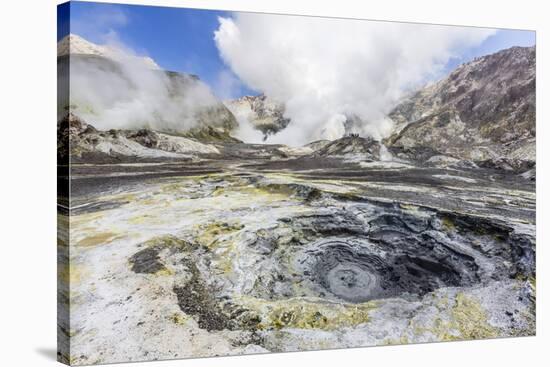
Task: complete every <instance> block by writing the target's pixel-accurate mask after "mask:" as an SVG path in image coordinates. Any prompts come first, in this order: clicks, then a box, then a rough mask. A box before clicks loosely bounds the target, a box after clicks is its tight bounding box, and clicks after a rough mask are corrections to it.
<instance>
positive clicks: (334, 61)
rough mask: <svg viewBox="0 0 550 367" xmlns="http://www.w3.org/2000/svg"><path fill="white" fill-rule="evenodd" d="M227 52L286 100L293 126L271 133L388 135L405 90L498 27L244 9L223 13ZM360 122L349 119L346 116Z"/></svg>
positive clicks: (246, 75) (296, 136)
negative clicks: (248, 11) (391, 116)
mask: <svg viewBox="0 0 550 367" xmlns="http://www.w3.org/2000/svg"><path fill="white" fill-rule="evenodd" d="M219 23H220V25H219V28H218V30H217V31H216V32H215V34H214V39H215V42H216V45H217V47H218V50H219V52H220V55H221V57H222V58H223V59H224V61H225V62H226V64H227V65H228V66H229V67H230V68H231V69H232V70H233V72H234V73H235V74H236V75H237V76H238V77H239V78H240V79H241V80H242V81H243V82H244V83H245V84H247V85H248V86H249V87H251V88H252V89H255V90H258V91H262V92H264V93H265V94H266V95H267V96H269V97H270V98H272V99H274V100H276V101H279V102H281V103H284V104H285V106H286V112H285V115H286V116H285V117H288V118H290V119H291V123H290V124H289V126H288V127H287V128H286V129H285V130H283V131H282V132H280V133H278V134H276V135H274V136H272V137H271V138H269V139H268V142H271V143H278V142H280V143H286V144H292V145H301V144H304V143H307V142H310V141H313V140H317V139H322V138H328V139H335V138H339V137H341V136H342V135H343V134H344V133H345V131H346V128H347V129H348V131H349V130H351V131H354V132H359V133H361V134H364V135H370V136H373V137H374V138H377V139H380V138H382V137H384V136H386V135H387V134H389V132H390V129H391V127H392V122H391V120H389V119H388V118H387V117H386V116H387V114H388V112H389V111H390V110H391V108H392V107H393V106H395V104H396V102H397V101H398V100H399V98H402V97H403V95H404V94H405V93H407V92H408V91H410V90H412V88H415V87H418V86H420V85H421V84H424V83H426V82H427V81H428V80H430V79H433V78H435V77H438V76H440V75H441V72H442V70H443V67H444V66H445V64H446V63H447V62H448V61H449V59H450V58H452V57H453V56H457V54H458V53H459V52H460V51H462V50H464V49H466V48H469V47H473V46H476V45H478V44H480V43H481V42H482V41H483V40H484V39H485V38H487V37H488V36H490V35H491V34H492V33H493V32H494V31H493V30H489V29H480V28H465V27H448V26H437V25H419V24H404V23H386V22H369V21H360V20H342V19H326V18H313V17H295V16H281V15H267V14H245V13H238V14H235V15H234V16H233V17H231V18H219ZM350 120H355V121H357V120H358V121H359V122H358V123H357V122H355V123H352V124H351V126H349V125H346V124H345V122H346V121H350Z"/></svg>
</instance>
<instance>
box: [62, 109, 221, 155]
mask: <svg viewBox="0 0 550 367" xmlns="http://www.w3.org/2000/svg"><path fill="white" fill-rule="evenodd" d="M57 131H58V155H59V156H58V158H59V159H60V160H63V159H64V158H66V157H64V155H65V154H67V152H68V153H69V154H70V158H71V161H72V162H87V163H109V162H127V161H141V162H143V161H157V160H189V159H192V158H194V157H197V156H201V155H210V154H219V153H220V151H219V150H218V149H217V148H216V147H215V146H213V145H210V144H204V143H200V142H198V141H195V140H192V139H189V138H185V137H182V136H174V135H169V134H166V133H160V132H156V131H152V130H149V129H140V130H115V129H111V130H108V131H99V130H97V129H96V128H94V127H93V126H92V125H90V124H88V123H86V122H85V121H84V120H83V119H81V118H80V117H78V116H77V115H75V114H73V113H69V114H67V116H66V117H65V118H64V119H62V120H61V121H60V122H59V123H58V130H57ZM60 144H61V146H59V145H60ZM66 144H68V145H69V146H68V147H67V146H65V145H66Z"/></svg>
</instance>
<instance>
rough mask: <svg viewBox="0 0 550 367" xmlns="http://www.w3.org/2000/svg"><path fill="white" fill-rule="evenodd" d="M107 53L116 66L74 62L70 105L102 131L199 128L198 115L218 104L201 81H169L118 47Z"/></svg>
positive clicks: (88, 60)
mask: <svg viewBox="0 0 550 367" xmlns="http://www.w3.org/2000/svg"><path fill="white" fill-rule="evenodd" d="M105 49H108V50H109V53H110V54H109V55H108V56H109V58H110V59H115V60H116V61H117V63H112V62H109V61H106V60H104V59H97V58H94V57H78V58H77V57H73V58H71V66H70V83H71V96H70V100H71V105H73V106H76V108H77V111H78V114H79V115H80V116H81V117H83V118H84V119H85V120H87V121H88V122H90V123H91V124H93V125H94V126H95V127H96V128H98V129H101V130H105V129H119V128H123V129H133V128H143V127H147V128H151V129H154V130H160V131H185V130H188V129H190V128H193V127H195V126H196V125H197V123H198V122H197V119H196V113H197V112H199V111H201V110H203V109H204V108H207V107H209V106H213V105H214V104H216V103H218V102H217V99H216V98H215V97H214V95H213V94H212V92H211V91H210V89H209V88H208V86H207V85H206V84H204V83H202V82H200V81H198V80H195V79H193V78H191V77H186V78H185V77H181V78H179V79H178V78H170V77H168V75H166V73H164V72H163V71H161V70H159V69H156V68H155V67H154V66H155V65H156V64H154V62H152V60H151V59H147V58H144V57H139V56H136V55H135V54H134V52H133V51H132V50H131V49H129V48H127V47H125V46H124V45H122V44H120V43H116V44H110V45H109V46H106V47H105Z"/></svg>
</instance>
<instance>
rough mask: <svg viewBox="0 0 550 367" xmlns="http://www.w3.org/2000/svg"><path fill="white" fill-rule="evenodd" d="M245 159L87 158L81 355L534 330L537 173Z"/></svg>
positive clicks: (179, 354) (79, 275)
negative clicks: (525, 177) (133, 164)
mask: <svg viewBox="0 0 550 367" xmlns="http://www.w3.org/2000/svg"><path fill="white" fill-rule="evenodd" d="M245 163H246V164H233V165H231V166H230V167H229V168H226V169H222V168H221V164H220V163H219V162H210V163H208V164H205V166H204V167H203V168H201V170H198V171H197V173H196V174H195V175H192V174H178V173H180V172H181V171H185V169H184V167H183V168H182V167H180V166H178V165H176V164H173V163H171V164H166V165H162V164H159V165H154V166H147V167H144V168H142V169H143V170H146V171H147V174H148V175H147V177H146V178H143V177H142V178H141V179H140V178H139V177H138V176H139V175H138V174H137V173H136V174H135V175H132V174H125V175H121V174H120V170H121V169H123V170H124V171H125V173H126V172H127V171H128V167H127V166H117V165H111V166H107V165H98V166H93V165H90V166H85V165H82V166H76V168H75V169H74V171H73V176H72V181H71V187H72V188H74V189H73V192H74V193H76V194H75V197H74V198H73V202H71V208H72V210H71V216H70V244H69V245H68V246H69V250H70V251H69V253H70V266H68V268H67V269H66V276H67V277H69V278H70V280H71V288H70V290H69V291H68V294H67V297H68V298H69V300H70V307H71V322H70V325H68V326H67V328H66V332H67V333H70V335H71V341H72V343H71V355H70V356H67V358H68V359H69V360H70V361H71V362H72V363H75V364H93V363H111V362H119V361H139V360H146V359H167V358H183V357H203V356H216V355H235V354H246V353H265V352H284V351H301V350H312V349H327V348H345V347H359V346H373V345H387V344H402V343H421V342H435V341H446V340H464V339H478V338H495V337H507V336H528V335H534V334H535V191H534V186H532V185H531V186H530V184H523V183H522V182H518V181H517V180H516V179H515V178H510V179H503V178H501V177H499V179H498V180H494V177H493V176H491V175H490V174H488V173H487V172H479V171H476V172H459V171H449V172H439V171H438V172H434V171H433V170H428V169H426V170H422V169H420V168H412V169H409V168H406V167H405V168H399V169H394V168H391V173H389V171H390V168H388V173H386V175H377V172H378V171H379V170H380V168H379V167H378V168H376V169H372V170H370V171H369V169H362V170H361V171H360V173H359V171H357V172H354V171H353V170H352V169H348V168H346V169H343V170H341V171H338V169H333V170H331V171H330V174H327V175H324V174H323V170H322V169H315V168H313V169H312V168H311V167H308V168H307V169H302V170H300V169H280V167H278V168H277V170H273V171H272V170H269V169H268V168H269V163H262V165H261V166H260V165H257V166H254V165H251V164H250V162H245ZM203 170H204V171H203ZM167 172H168V174H167ZM338 172H341V173H342V174H341V175H338ZM399 177H401V178H402V180H401V181H399V180H398V179H399ZM456 177H466V178H467V179H465V180H457V179H455V178H456ZM491 177H493V179H491ZM98 182H101V183H102V184H101V185H97V183H98ZM64 245H65V244H60V246H64Z"/></svg>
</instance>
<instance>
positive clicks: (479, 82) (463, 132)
mask: <svg viewBox="0 0 550 367" xmlns="http://www.w3.org/2000/svg"><path fill="white" fill-rule="evenodd" d="M535 66H536V64H535V48H534V47H513V48H510V49H507V50H503V51H500V52H497V53H495V54H492V55H488V56H484V57H480V58H477V59H475V60H473V61H471V62H469V63H466V64H463V65H461V66H460V67H458V68H457V69H456V70H455V71H453V72H452V73H451V74H450V75H449V76H448V77H447V78H445V79H443V80H441V81H439V82H437V83H435V84H433V85H431V86H428V87H426V88H424V89H422V90H420V91H418V92H417V93H415V94H414V95H413V96H412V97H410V98H408V99H407V100H405V101H404V102H402V103H401V104H399V105H398V106H397V107H396V108H395V109H394V110H393V111H392V112H391V113H390V115H389V116H390V118H391V119H392V120H393V121H394V122H396V130H395V132H394V134H393V135H391V136H390V137H389V138H388V139H387V140H386V143H387V144H388V145H389V146H390V147H391V148H392V149H394V150H395V151H401V152H404V151H406V150H410V149H418V148H420V147H421V148H429V149H431V150H433V151H434V152H435V153H434V155H435V154H445V155H449V156H452V157H454V158H457V159H466V160H470V161H474V162H476V163H478V164H482V165H484V166H487V167H489V166H492V167H495V168H501V169H513V170H527V169H529V168H531V167H533V166H534V164H535V136H536V133H535V82H536V80H535V78H536V76H535Z"/></svg>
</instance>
